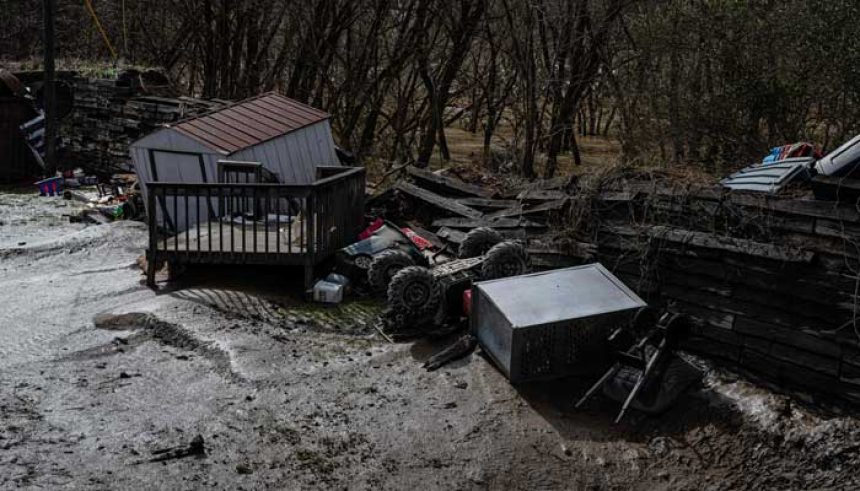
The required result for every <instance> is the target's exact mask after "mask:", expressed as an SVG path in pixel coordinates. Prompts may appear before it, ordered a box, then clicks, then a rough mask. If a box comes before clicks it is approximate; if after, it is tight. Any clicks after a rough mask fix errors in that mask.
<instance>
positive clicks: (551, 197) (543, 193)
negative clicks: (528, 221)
mask: <svg viewBox="0 0 860 491" xmlns="http://www.w3.org/2000/svg"><path fill="white" fill-rule="evenodd" d="M566 197H567V193H565V192H563V191H557V190H555V189H548V190H543V189H533V190H527V191H523V192H521V193H520V194H518V195H517V199H518V200H520V201H557V200H560V199H564V198H566Z"/></svg>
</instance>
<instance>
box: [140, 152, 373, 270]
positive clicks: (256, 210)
mask: <svg viewBox="0 0 860 491" xmlns="http://www.w3.org/2000/svg"><path fill="white" fill-rule="evenodd" d="M317 172H318V174H317V177H318V179H317V181H315V182H314V183H312V184H307V185H294V184H256V183H252V184H247V183H194V184H189V183H168V182H148V183H146V190H147V211H148V222H149V249H148V252H147V259H148V263H149V270H148V271H147V281H148V282H149V284H150V285H151V286H153V285H154V275H155V269H154V268H155V267H156V265H157V264H158V263H161V262H164V261H175V262H179V263H213V264H219V263H227V264H229V263H232V264H294V265H303V266H305V283H306V286H307V285H308V284H309V282H310V281H311V280H312V279H313V278H312V276H313V266H314V265H315V264H317V263H318V262H319V261H321V260H323V259H326V258H328V257H330V256H331V255H332V254H333V253H334V252H335V251H336V250H337V249H340V248H341V247H344V246H346V245H348V244H349V243H351V242H353V241H354V240H355V238H356V235H357V233H358V232H359V231H360V227H361V225H362V217H363V210H364V192H365V189H364V186H365V180H364V179H365V172H364V169H363V168H351V167H320V168H318V171H317Z"/></svg>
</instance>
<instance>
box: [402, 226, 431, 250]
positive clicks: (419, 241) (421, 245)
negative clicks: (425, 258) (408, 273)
mask: <svg viewBox="0 0 860 491" xmlns="http://www.w3.org/2000/svg"><path fill="white" fill-rule="evenodd" d="M400 231H401V232H403V233H404V234H406V236H407V237H409V240H411V241H412V243H413V244H415V247H417V248H418V250H419V251H423V250H424V249H427V248H428V247H433V244H431V243H430V241H428V240H427V239H425V238H424V237H421V236H420V235H418V234H417V233H415V231H414V230H412V229H411V228H409V227H403V228H401V229H400Z"/></svg>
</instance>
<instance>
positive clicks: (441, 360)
mask: <svg viewBox="0 0 860 491" xmlns="http://www.w3.org/2000/svg"><path fill="white" fill-rule="evenodd" d="M476 346H478V338H476V337H475V336H473V335H471V334H464V335H463V336H460V337H459V338H457V340H456V341H454V342H453V343H452V344H451V345H449V346H447V347H446V348H445V349H443V350H442V351H440V352H438V353H436V354H435V355H433V356H431V357H430V358H429V359H428V360H427V361H425V362H424V368H425V369H427V371H428V372H432V371H434V370H438V369H440V368H442V367H443V366H445V365H447V364H448V363H450V362H452V361H454V360H459V359H460V358H463V357H465V356H468V355H469V354H470V353H472V352H473V351H475V347H476ZM463 388H465V387H463Z"/></svg>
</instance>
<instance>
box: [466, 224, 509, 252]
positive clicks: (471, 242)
mask: <svg viewBox="0 0 860 491" xmlns="http://www.w3.org/2000/svg"><path fill="white" fill-rule="evenodd" d="M502 240H503V238H502V235H501V234H499V233H498V232H496V231H495V230H493V229H491V228H489V227H478V228H473V229H472V230H470V231H469V233H467V234H466V237H465V238H464V239H463V242H462V243H461V244H460V250H459V251H458V252H457V257H459V258H460V259H466V258H470V257H478V256H483V255H484V254H486V253H487V251H489V250H490V249H491V248H492V247H493V246H494V245H496V244H499V243H500V242H502Z"/></svg>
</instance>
